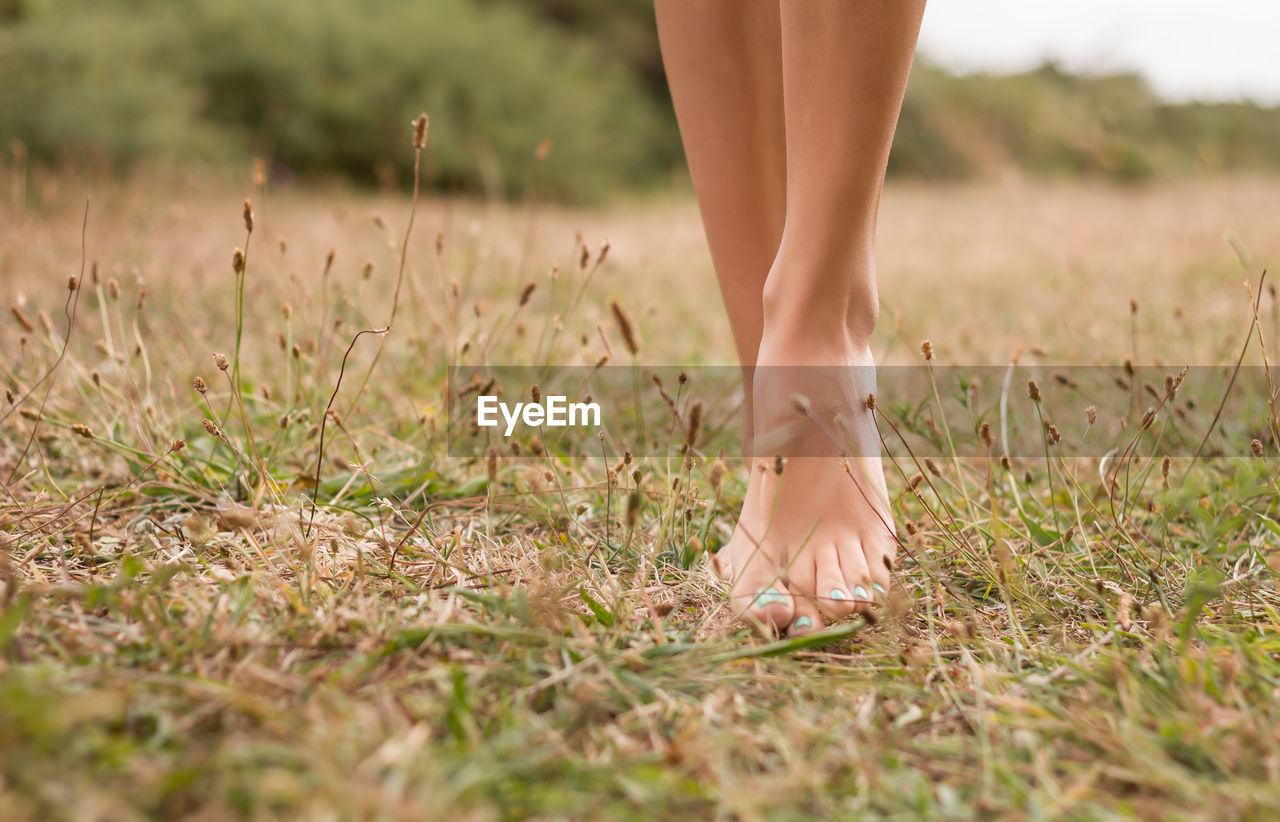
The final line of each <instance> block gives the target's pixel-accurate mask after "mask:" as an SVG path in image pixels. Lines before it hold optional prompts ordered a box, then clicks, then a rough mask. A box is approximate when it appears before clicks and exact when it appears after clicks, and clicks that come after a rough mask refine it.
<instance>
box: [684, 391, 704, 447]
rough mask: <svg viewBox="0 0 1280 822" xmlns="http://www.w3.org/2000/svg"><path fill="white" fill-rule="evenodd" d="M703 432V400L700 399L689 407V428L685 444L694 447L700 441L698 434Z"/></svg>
mask: <svg viewBox="0 0 1280 822" xmlns="http://www.w3.org/2000/svg"><path fill="white" fill-rule="evenodd" d="M701 433H702V401H701V400H699V401H698V402H695V403H694V404H693V407H692V408H690V409H689V429H688V431H687V432H686V434H685V438H684V444H685V445H687V446H689V447H690V448H692V447H693V446H694V445H696V444H697V443H698V435H699V434H701Z"/></svg>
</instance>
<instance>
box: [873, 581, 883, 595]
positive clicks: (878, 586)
mask: <svg viewBox="0 0 1280 822" xmlns="http://www.w3.org/2000/svg"><path fill="white" fill-rule="evenodd" d="M871 587H872V588H875V589H876V593H877V594H883V593H884V586H883V585H881V584H880V583H878V582H873V583H871Z"/></svg>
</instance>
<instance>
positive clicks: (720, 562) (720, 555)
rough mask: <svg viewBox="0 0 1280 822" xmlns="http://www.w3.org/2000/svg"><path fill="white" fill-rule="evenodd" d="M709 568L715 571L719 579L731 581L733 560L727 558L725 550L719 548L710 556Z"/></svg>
mask: <svg viewBox="0 0 1280 822" xmlns="http://www.w3.org/2000/svg"><path fill="white" fill-rule="evenodd" d="M711 567H712V568H714V569H715V572H716V573H717V574H719V575H720V578H721V579H724V580H728V581H732V580H733V560H732V558H731V557H730V556H729V551H728V549H727V548H721V549H720V550H719V551H716V552H715V553H714V554H712V555H711Z"/></svg>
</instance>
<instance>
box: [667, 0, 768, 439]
mask: <svg viewBox="0 0 1280 822" xmlns="http://www.w3.org/2000/svg"><path fill="white" fill-rule="evenodd" d="M654 5H655V10H656V12H657V18H658V36H659V39H660V41H661V44H662V59H663V63H664V65H665V66H666V70H667V79H668V82H669V84H670V86H671V97H672V100H673V101H674V103H675V109H676V117H677V119H678V120H679V123H680V136H681V138H682V140H683V141H684V148H685V154H686V155H687V157H688V161H689V171H690V174H691V176H692V178H693V187H694V191H695V193H696V194H697V197H698V205H699V207H700V209H701V211H702V221H703V225H704V227H705V230H706V235H707V243H708V245H709V246H710V248H711V256H712V261H713V262H714V263H715V269H716V275H717V277H718V279H719V281H720V291H721V294H722V295H723V298H724V303H725V308H726V309H727V310H728V314H729V326H730V329H731V330H732V332H733V341H734V345H735V347H736V348H737V352H738V358H739V362H740V363H741V364H742V368H743V377H744V380H745V382H746V393H745V396H746V398H747V400H746V408H745V412H746V413H745V424H744V425H743V442H744V445H745V444H747V443H749V441H750V435H751V430H752V426H751V407H750V403H751V397H752V390H751V376H752V370H753V368H754V366H755V362H756V354H757V351H758V349H759V346H760V336H761V334H762V332H763V328H764V308H763V305H762V303H761V294H762V293H763V290H764V282H765V277H766V276H767V275H768V273H769V267H770V265H771V264H772V263H773V258H774V256H775V255H776V254H777V251H778V243H779V241H780V240H781V238H782V223H783V218H784V215H785V202H784V198H785V195H786V144H785V138H784V131H783V110H782V40H781V29H780V18H779V10H778V3H777V0H750V1H749V2H743V0H656V2H655V4H654Z"/></svg>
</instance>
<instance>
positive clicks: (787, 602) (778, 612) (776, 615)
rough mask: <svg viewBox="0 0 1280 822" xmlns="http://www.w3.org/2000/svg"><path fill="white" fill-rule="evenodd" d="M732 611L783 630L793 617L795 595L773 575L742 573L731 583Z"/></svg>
mask: <svg viewBox="0 0 1280 822" xmlns="http://www.w3.org/2000/svg"><path fill="white" fill-rule="evenodd" d="M733 608H734V614H735V615H736V616H737V617H739V618H740V619H743V620H745V621H747V622H750V623H753V624H757V625H762V626H763V627H765V628H768V629H770V630H773V631H783V630H786V628H787V626H789V625H790V624H791V621H792V619H793V618H794V617H795V613H796V604H795V597H793V596H792V594H791V590H790V589H789V588H787V586H786V583H784V582H783V581H782V580H781V579H779V578H777V576H776V575H764V574H759V575H756V574H752V575H747V574H744V575H743V576H742V577H741V578H739V580H738V581H737V583H736V584H735V585H734V586H733Z"/></svg>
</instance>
